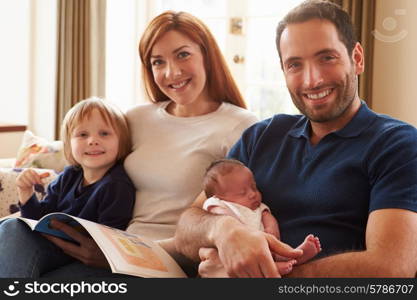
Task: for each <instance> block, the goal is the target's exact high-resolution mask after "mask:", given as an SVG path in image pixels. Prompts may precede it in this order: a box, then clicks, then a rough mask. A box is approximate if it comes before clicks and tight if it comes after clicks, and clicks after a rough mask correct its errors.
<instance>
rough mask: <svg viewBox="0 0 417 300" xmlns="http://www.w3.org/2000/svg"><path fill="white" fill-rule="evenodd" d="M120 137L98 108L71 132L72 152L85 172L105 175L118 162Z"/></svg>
mask: <svg viewBox="0 0 417 300" xmlns="http://www.w3.org/2000/svg"><path fill="white" fill-rule="evenodd" d="M118 151H119V138H118V136H117V134H116V132H115V130H114V129H113V127H111V126H110V125H109V124H107V123H106V122H105V120H104V119H103V118H102V116H101V114H100V113H99V111H98V110H96V109H94V110H93V111H92V112H91V115H90V116H89V118H87V119H85V120H83V121H82V122H80V123H79V124H78V125H77V126H76V127H75V128H74V130H73V132H72V134H71V152H72V155H73V157H74V159H75V160H76V161H77V162H78V163H79V164H80V165H81V167H82V168H83V170H84V173H85V174H86V173H89V174H92V175H94V174H96V175H97V176H98V177H100V176H103V175H104V174H105V173H106V172H107V170H108V169H109V168H110V167H111V166H113V164H114V163H115V162H116V159H117V154H118Z"/></svg>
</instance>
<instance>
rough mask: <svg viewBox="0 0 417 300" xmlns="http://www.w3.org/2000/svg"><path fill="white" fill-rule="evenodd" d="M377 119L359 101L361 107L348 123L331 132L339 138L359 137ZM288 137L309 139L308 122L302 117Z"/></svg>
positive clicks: (374, 114)
mask: <svg viewBox="0 0 417 300" xmlns="http://www.w3.org/2000/svg"><path fill="white" fill-rule="evenodd" d="M376 117H377V115H376V113H374V112H373V111H372V110H370V109H369V108H368V106H367V105H366V103H365V101H363V100H361V107H360V108H359V110H358V112H357V113H356V115H355V116H354V117H353V118H352V120H350V122H349V123H348V124H347V125H346V126H345V127H343V128H342V129H340V130H338V131H335V132H333V134H335V135H338V136H340V137H345V138H348V137H356V136H359V135H360V134H361V133H362V132H363V131H364V130H365V129H366V128H368V127H369V125H370V124H371V123H372V122H373V121H374V119H375V118H376ZM289 135H290V136H293V137H295V138H300V137H305V138H306V139H309V138H310V121H309V120H308V119H307V118H306V117H305V116H302V117H301V118H300V120H299V121H298V122H297V123H296V124H295V126H294V127H293V128H292V129H291V130H290V131H289Z"/></svg>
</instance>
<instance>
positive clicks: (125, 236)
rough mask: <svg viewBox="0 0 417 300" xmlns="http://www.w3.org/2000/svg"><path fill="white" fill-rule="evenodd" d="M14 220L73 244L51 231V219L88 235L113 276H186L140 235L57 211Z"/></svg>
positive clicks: (69, 238)
mask: <svg viewBox="0 0 417 300" xmlns="http://www.w3.org/2000/svg"><path fill="white" fill-rule="evenodd" d="M6 218H7V217H6ZM17 218H18V219H20V220H22V221H23V222H25V223H26V224H27V225H28V226H29V227H30V228H31V229H32V230H34V231H38V232H41V233H45V234H50V235H54V236H57V237H59V238H62V239H65V240H68V241H71V242H75V241H74V240H73V239H72V238H71V237H69V236H68V235H66V234H65V233H64V232H62V231H59V230H56V229H53V228H50V226H49V223H50V220H51V219H56V220H59V221H60V222H63V223H66V224H68V225H70V226H71V227H73V228H75V229H76V230H78V231H79V232H82V233H84V234H87V235H90V236H91V237H92V238H93V239H94V241H95V242H96V243H97V245H98V246H99V247H100V249H101V250H102V251H103V253H104V256H105V257H106V259H107V261H108V263H109V265H110V267H111V270H112V272H113V273H121V274H128V275H133V276H138V277H159V278H180V277H187V276H186V275H185V273H184V272H183V271H182V269H181V268H180V266H179V265H178V264H177V263H176V262H175V260H174V259H173V258H172V257H171V256H170V255H169V254H168V253H167V252H166V251H165V250H164V249H163V248H162V247H160V246H159V245H158V244H157V243H154V242H152V241H150V240H148V239H146V238H143V237H141V236H138V235H135V234H131V233H128V232H126V231H122V230H119V229H115V228H111V227H108V226H105V225H101V224H97V223H94V222H91V221H87V220H84V219H81V218H77V217H73V216H70V215H68V214H65V213H59V212H57V213H51V214H48V215H46V216H44V217H42V218H41V219H40V220H39V221H36V220H32V219H28V218H22V217H17ZM2 219H5V218H2Z"/></svg>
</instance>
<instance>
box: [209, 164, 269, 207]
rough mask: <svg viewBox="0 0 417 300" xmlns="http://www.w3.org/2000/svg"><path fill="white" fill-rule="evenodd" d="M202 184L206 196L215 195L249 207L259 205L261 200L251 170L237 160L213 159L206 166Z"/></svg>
mask: <svg viewBox="0 0 417 300" xmlns="http://www.w3.org/2000/svg"><path fill="white" fill-rule="evenodd" d="M203 185H204V192H205V193H206V196H207V197H208V198H209V197H213V196H216V197H218V198H219V199H221V200H225V201H229V202H234V203H237V204H240V205H243V206H246V207H248V208H250V209H256V208H257V207H259V205H260V203H261V201H262V196H261V193H260V192H259V191H258V189H257V187H256V182H255V179H254V178H253V174H252V172H251V170H249V169H248V168H247V167H246V166H245V165H244V164H242V163H241V162H240V161H238V160H234V159H220V160H216V161H214V162H213V163H212V164H211V165H210V166H209V167H208V168H207V171H206V174H205V176H204V181H203Z"/></svg>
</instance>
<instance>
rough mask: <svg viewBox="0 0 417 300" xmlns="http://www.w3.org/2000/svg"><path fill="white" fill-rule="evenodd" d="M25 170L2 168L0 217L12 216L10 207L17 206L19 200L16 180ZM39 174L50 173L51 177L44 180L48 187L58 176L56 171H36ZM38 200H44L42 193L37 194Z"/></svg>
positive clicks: (0, 177) (0, 173) (0, 175)
mask: <svg viewBox="0 0 417 300" xmlns="http://www.w3.org/2000/svg"><path fill="white" fill-rule="evenodd" d="M22 170H23V169H19V168H0V217H4V216H7V215H9V214H10V210H9V208H10V206H11V205H13V204H17V202H18V201H19V198H18V196H17V187H16V178H17V176H18V175H19V173H20V172H21V171H22ZM34 170H35V171H36V172H38V173H44V172H49V174H50V175H49V176H48V177H46V178H44V179H42V180H43V182H44V186H45V189H46V186H47V185H48V184H49V183H50V182H51V181H52V180H54V179H55V178H56V176H57V175H58V174H57V173H56V172H55V170H50V169H49V170H48V169H34ZM36 195H37V197H38V199H42V196H43V195H42V194H41V193H38V192H37V193H36Z"/></svg>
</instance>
